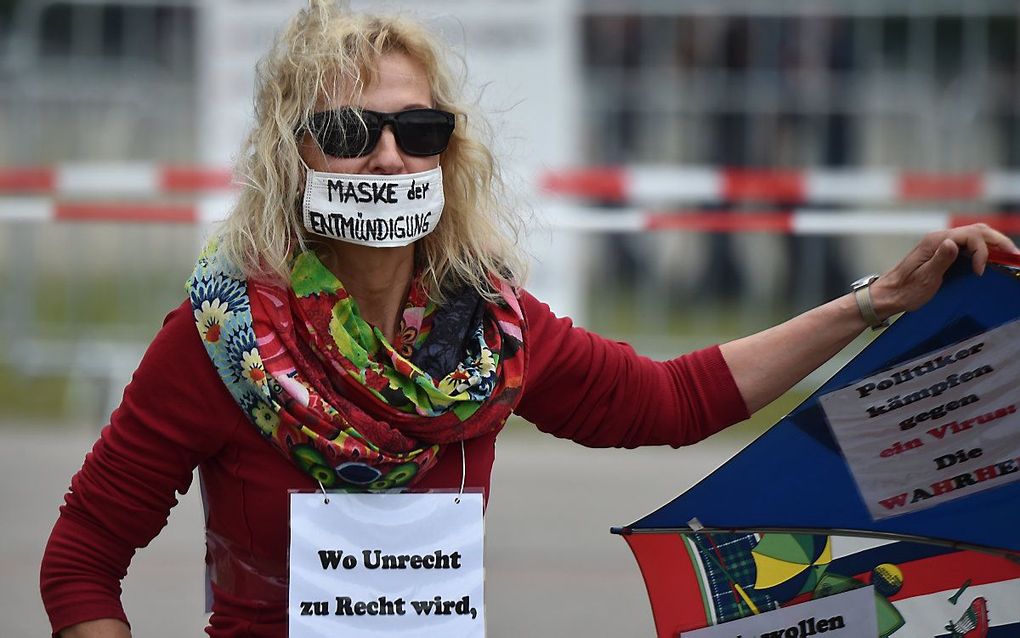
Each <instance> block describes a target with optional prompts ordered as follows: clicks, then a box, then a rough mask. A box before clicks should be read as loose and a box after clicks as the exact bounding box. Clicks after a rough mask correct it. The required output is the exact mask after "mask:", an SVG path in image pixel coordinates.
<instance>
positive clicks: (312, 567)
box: [288, 492, 485, 638]
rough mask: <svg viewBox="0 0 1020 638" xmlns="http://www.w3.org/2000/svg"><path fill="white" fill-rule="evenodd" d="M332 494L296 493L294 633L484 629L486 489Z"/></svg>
mask: <svg viewBox="0 0 1020 638" xmlns="http://www.w3.org/2000/svg"><path fill="white" fill-rule="evenodd" d="M326 500H327V499H326V498H325V497H324V495H323V494H322V493H321V492H315V493H292V494H291V495H290V558H289V570H290V600H289V606H288V616H289V621H288V622H289V631H290V636H292V637H295V638H297V637H299V638H319V637H322V638H326V637H329V638H332V637H334V636H358V637H365V638H370V637H376V636H378V637H383V636H385V637H386V638H419V637H421V638H424V637H426V636H450V637H463V638H478V637H484V636H485V614H484V611H485V610H484V606H483V601H484V595H485V592H484V570H483V567H482V556H483V550H484V547H483V545H484V543H483V537H484V524H483V521H482V495H481V493H480V492H465V493H463V494H461V495H460V496H459V497H458V495H457V494H450V493H427V494H396V493H394V494H389V493H387V494H329V496H328V501H329V502H328V503H327V502H326ZM458 501H459V502H458Z"/></svg>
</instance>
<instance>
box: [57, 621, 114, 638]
mask: <svg viewBox="0 0 1020 638" xmlns="http://www.w3.org/2000/svg"><path fill="white" fill-rule="evenodd" d="M60 638H131V630H130V629H128V626H127V625H125V624H124V623H123V622H121V621H119V620H117V619H115V618H101V619H99V620H89V621H86V622H82V623H78V624H77V625H71V626H70V627H68V628H67V629H65V630H63V631H61V632H60Z"/></svg>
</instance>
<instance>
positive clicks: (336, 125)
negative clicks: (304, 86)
mask: <svg viewBox="0 0 1020 638" xmlns="http://www.w3.org/2000/svg"><path fill="white" fill-rule="evenodd" d="M454 120H455V118H454V115H453V113H448V112H446V111H440V110H439V109H410V110H407V111H400V112H398V113H380V112H379V111H368V110H365V109H357V108H354V107H352V106H346V107H344V108H340V109H336V110H335V111H322V112H320V113H316V114H314V115H312V117H311V120H310V121H309V123H308V130H309V132H311V134H312V136H313V137H315V141H316V142H318V143H319V148H321V149H322V152H323V153H325V154H326V155H332V156H333V157H364V156H365V155H368V154H369V153H371V152H372V150H373V149H374V148H375V145H376V144H378V143H379V138H380V137H381V136H382V131H383V127H385V126H387V125H389V126H392V127H393V135H394V137H396V140H397V146H399V147H400V149H401V150H402V151H404V152H405V153H407V154H408V155H414V156H417V157H426V156H429V155H438V154H439V153H442V152H443V151H445V150H446V146H447V144H449V143H450V135H452V134H453V124H454Z"/></svg>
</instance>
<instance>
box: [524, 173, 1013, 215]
mask: <svg viewBox="0 0 1020 638" xmlns="http://www.w3.org/2000/svg"><path fill="white" fill-rule="evenodd" d="M541 185H542V188H543V190H544V191H545V192H546V193H548V194H552V195H560V196H568V197H579V198H585V199H591V200H597V201H603V202H611V203H630V204H636V205H662V204H669V203H676V202H690V201H703V202H708V201H711V202H716V201H724V202H782V203H784V204H803V203H808V202H811V203H832V204H856V205H861V204H888V203H895V202H925V201H928V202H930V201H954V200H967V201H988V202H1002V201H1020V173H1018V172H1013V173H1009V172H989V173H922V172H896V171H883V170H815V169H812V170H806V171H784V170H760V169H716V168H696V167H677V166H654V165H649V166H630V167H603V168H581V169H574V170H560V171H550V172H548V173H546V174H545V175H544V176H543V178H542V184H541Z"/></svg>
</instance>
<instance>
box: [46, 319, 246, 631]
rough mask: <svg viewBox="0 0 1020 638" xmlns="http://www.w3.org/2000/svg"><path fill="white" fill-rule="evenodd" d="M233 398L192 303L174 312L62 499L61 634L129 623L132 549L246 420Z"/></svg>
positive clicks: (57, 618) (53, 538) (52, 578)
mask: <svg viewBox="0 0 1020 638" xmlns="http://www.w3.org/2000/svg"><path fill="white" fill-rule="evenodd" d="M223 394H226V395H227V400H228V402H224V400H223V396H222V395H223ZM232 405H233V400H232V399H230V396H229V393H228V391H227V389H226V386H224V384H223V382H222V381H221V380H220V379H219V376H218V374H217V373H216V370H215V368H214V367H213V365H212V362H211V361H210V360H209V356H208V355H207V354H206V352H205V348H204V346H203V345H202V342H201V338H200V337H199V335H198V331H197V330H196V329H195V325H194V319H193V318H192V311H191V306H190V303H188V302H185V303H184V304H182V305H181V306H180V307H178V308H177V309H175V310H174V311H173V312H171V313H170V314H169V315H167V318H166V320H165V322H164V324H163V329H162V330H161V331H160V332H159V334H158V335H157V336H156V338H155V340H154V341H153V342H152V344H151V345H150V346H149V349H148V351H147V352H146V354H145V357H144V358H143V359H142V362H141V364H140V365H139V367H138V370H136V371H135V374H134V377H133V378H132V380H131V383H130V384H129V385H128V386H127V388H126V389H125V391H124V398H123V400H122V402H121V404H120V406H119V407H118V408H117V409H116V410H115V411H114V412H113V414H112V415H111V417H110V425H108V426H107V427H106V428H104V429H103V432H102V434H101V436H100V439H99V441H97V442H96V444H95V446H94V447H93V448H92V452H91V453H89V454H88V455H86V457H85V462H84V465H83V466H82V468H81V470H79V471H78V473H77V474H76V475H75V476H74V478H73V479H72V480H71V489H70V491H69V492H68V494H67V495H66V496H65V497H64V505H62V506H61V507H60V517H59V518H58V520H57V522H56V525H54V527H53V531H52V533H51V534H50V539H49V543H48V544H47V546H46V551H45V554H44V555H43V561H42V571H41V581H40V587H41V591H42V598H43V603H44V605H45V607H46V612H47V614H49V617H50V623H51V625H52V627H53V631H54V633H56V632H58V631H60V630H61V629H64V628H65V627H68V626H70V625H74V624H77V623H80V622H84V621H87V620H97V619H100V618H117V619H120V620H122V621H124V622H127V618H126V617H125V615H124V610H123V608H122V607H121V603H120V581H121V579H122V578H123V577H124V574H125V573H126V572H127V567H128V564H129V563H130V561H131V557H132V556H133V555H134V553H135V550H136V549H137V548H139V547H144V546H145V545H147V544H148V543H149V541H150V540H152V538H153V537H154V536H155V535H156V534H157V533H159V531H160V530H161V529H162V528H163V526H164V525H166V521H167V515H168V514H169V511H170V508H171V507H173V506H174V505H176V504H177V499H176V497H175V494H174V493H175V492H180V493H181V494H184V493H185V492H187V490H188V487H189V486H190V484H191V476H192V470H193V469H194V468H195V466H196V465H197V464H198V463H199V462H200V461H201V460H202V459H204V458H206V457H208V456H209V455H211V454H212V453H213V452H215V450H216V449H217V448H218V447H219V446H221V445H222V444H223V442H224V441H225V440H226V437H227V436H228V434H229V432H230V430H231V429H232V428H233V427H235V426H236V422H237V421H238V416H239V415H241V413H240V411H238V410H234V411H232V412H231V411H229V410H225V409H224V407H225V406H226V407H230V406H232ZM242 418H243V417H242Z"/></svg>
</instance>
